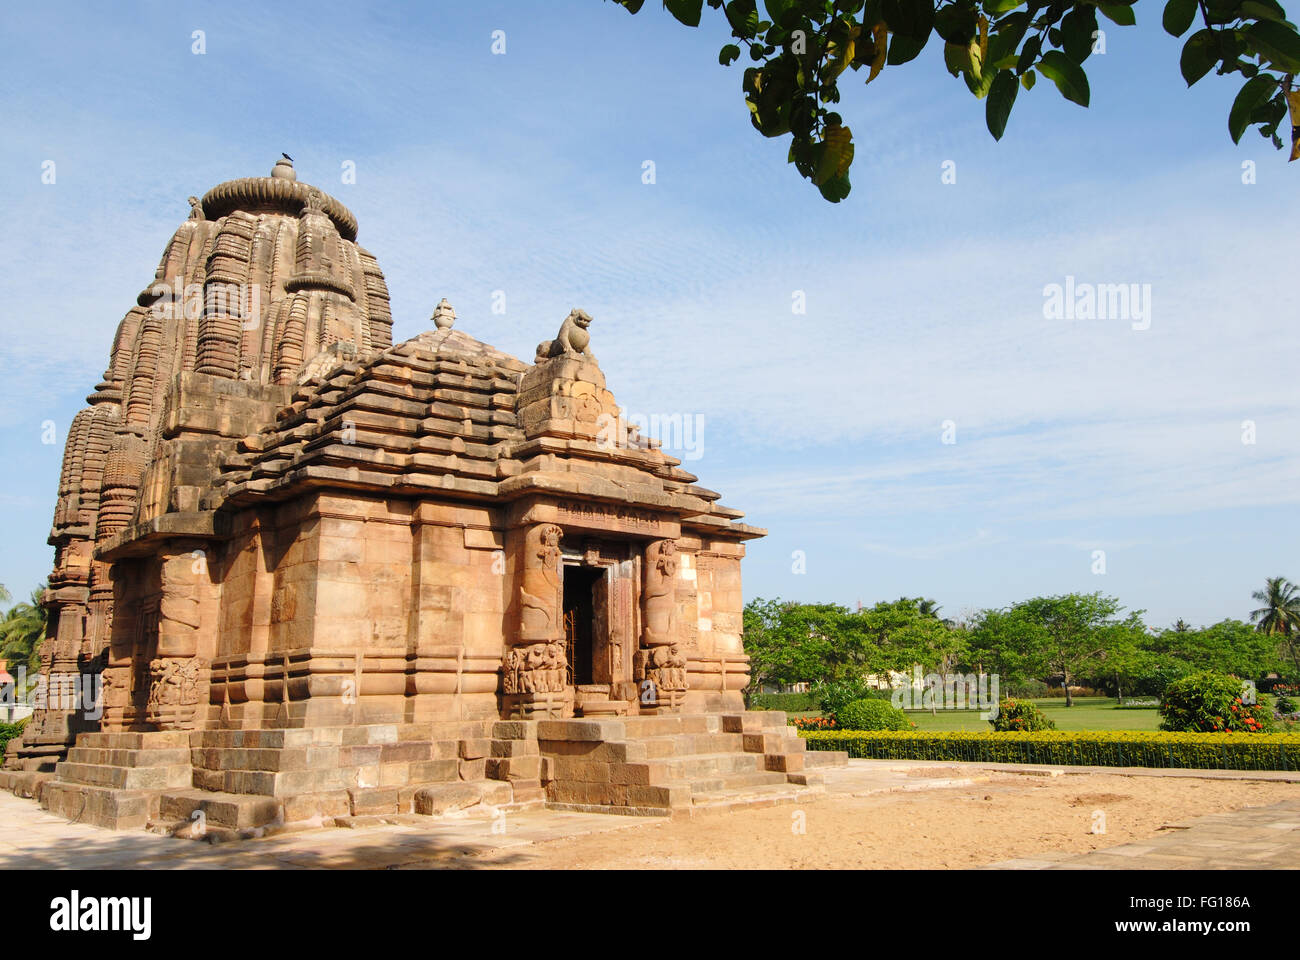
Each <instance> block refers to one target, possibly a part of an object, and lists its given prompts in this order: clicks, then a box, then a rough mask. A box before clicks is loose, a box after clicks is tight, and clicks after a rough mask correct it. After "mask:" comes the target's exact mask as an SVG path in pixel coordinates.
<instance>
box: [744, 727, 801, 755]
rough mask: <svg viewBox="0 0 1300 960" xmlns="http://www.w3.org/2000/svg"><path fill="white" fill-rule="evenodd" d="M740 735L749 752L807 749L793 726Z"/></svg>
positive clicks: (779, 751)
mask: <svg viewBox="0 0 1300 960" xmlns="http://www.w3.org/2000/svg"><path fill="white" fill-rule="evenodd" d="M740 736H741V737H742V738H743V741H744V745H745V750H746V751H748V752H749V753H803V752H804V751H805V750H806V749H808V745H807V744H806V743H805V742H804V740H803V738H802V737H800V736H799V734H798V732H797V731H796V730H795V729H794V727H782V728H780V729H777V728H773V729H772V730H771V731H765V732H763V733H743V734H741V735H740Z"/></svg>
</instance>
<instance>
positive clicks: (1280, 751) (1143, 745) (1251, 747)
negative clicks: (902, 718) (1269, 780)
mask: <svg viewBox="0 0 1300 960" xmlns="http://www.w3.org/2000/svg"><path fill="white" fill-rule="evenodd" d="M800 736H801V737H803V738H804V740H805V741H806V742H807V744H808V749H809V750H844V751H847V752H848V755H849V756H850V757H866V758H869V759H877V760H931V761H949V762H951V761H955V760H971V761H977V762H980V763H1050V764H1056V765H1061V766H1067V765H1069V766H1098V767H1182V768H1190V769H1201V770H1206V769H1210V770H1297V769H1300V733H1275V734H1270V735H1268V736H1258V737H1257V736H1252V735H1250V734H1243V733H1157V732H1154V731H1127V730H1125V731H1121V730H1115V731H1109V730H1106V731H1101V730H1082V731H1079V732H1072V731H1063V730H1047V731H1043V732H1041V733H993V732H987V733H917V732H915V731H906V732H898V731H892V730H864V731H858V730H828V731H825V732H820V731H818V732H812V733H801V734H800Z"/></svg>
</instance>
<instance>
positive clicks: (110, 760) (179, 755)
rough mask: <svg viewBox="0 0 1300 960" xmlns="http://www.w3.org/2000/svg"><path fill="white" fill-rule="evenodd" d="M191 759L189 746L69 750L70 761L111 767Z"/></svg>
mask: <svg viewBox="0 0 1300 960" xmlns="http://www.w3.org/2000/svg"><path fill="white" fill-rule="evenodd" d="M190 759H191V758H190V748H189V747H188V746H184V747H165V748H162V749H158V748H151V749H148V750H109V749H104V748H102V747H83V746H76V747H73V748H71V749H70V750H69V751H68V762H69V763H88V764H95V765H98V766H109V767H166V766H171V765H173V764H178V763H189V762H190Z"/></svg>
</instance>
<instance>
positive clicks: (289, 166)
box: [271, 153, 298, 180]
mask: <svg viewBox="0 0 1300 960" xmlns="http://www.w3.org/2000/svg"><path fill="white" fill-rule="evenodd" d="M271 176H272V177H274V178H275V179H276V180H297V179H298V174H296V173H294V172H293V157H291V156H289V155H288V154H287V153H282V154H280V159H279V160H277V161H275V166H274V167H272V168H271Z"/></svg>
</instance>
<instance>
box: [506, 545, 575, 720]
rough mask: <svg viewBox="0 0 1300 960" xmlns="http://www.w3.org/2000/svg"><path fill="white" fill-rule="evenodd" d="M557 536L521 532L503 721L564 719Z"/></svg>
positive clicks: (569, 699)
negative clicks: (514, 624) (515, 618)
mask: <svg viewBox="0 0 1300 960" xmlns="http://www.w3.org/2000/svg"><path fill="white" fill-rule="evenodd" d="M562 536H563V531H562V530H561V529H560V528H559V527H558V526H556V525H555V524H553V523H539V524H535V525H534V526H532V527H529V528H528V529H527V530H526V531H525V532H524V537H523V555H522V556H521V557H520V561H519V566H520V574H519V592H518V601H519V633H518V638H517V642H516V643H514V644H513V645H511V647H510V649H509V650H507V651H506V655H505V658H504V662H503V663H502V667H501V691H502V694H503V695H504V696H503V699H504V701H505V707H506V715H507V716H519V717H531V716H555V717H563V716H570V715H572V713H573V690H572V688H571V687H569V686H568V685H567V683H566V680H565V666H566V662H565V657H564V623H563V607H564V571H563V560H562V559H561V556H560V538H561V537H562Z"/></svg>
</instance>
